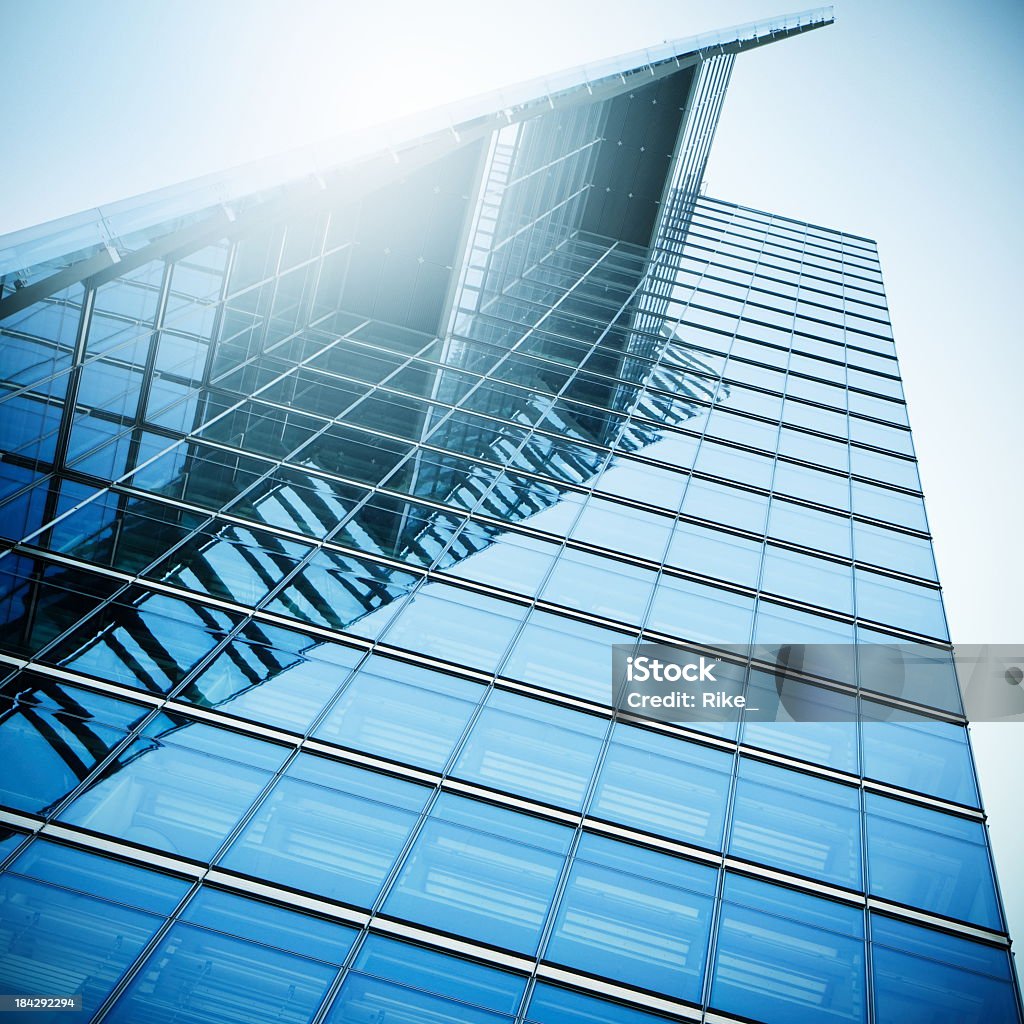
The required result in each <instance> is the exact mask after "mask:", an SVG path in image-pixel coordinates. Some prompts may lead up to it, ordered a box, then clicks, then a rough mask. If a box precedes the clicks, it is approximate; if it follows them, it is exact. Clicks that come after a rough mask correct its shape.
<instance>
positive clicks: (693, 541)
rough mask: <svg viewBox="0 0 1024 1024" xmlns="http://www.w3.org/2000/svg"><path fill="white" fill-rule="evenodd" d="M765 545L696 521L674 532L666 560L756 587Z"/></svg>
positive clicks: (742, 584) (696, 570) (683, 567)
mask: <svg viewBox="0 0 1024 1024" xmlns="http://www.w3.org/2000/svg"><path fill="white" fill-rule="evenodd" d="M762 547H763V545H762V544H760V543H759V542H757V541H753V540H749V539H748V538H746V537H737V536H734V535H733V534H730V533H724V532H723V531H721V530H713V529H710V528H708V527H706V526H698V525H697V524H695V523H686V522H680V523H678V524H676V528H675V529H674V530H673V531H672V542H671V544H670V545H669V549H668V554H667V555H666V556H665V561H666V563H667V564H669V565H673V566H676V567H677V568H679V569H688V570H689V571H690V572H695V573H699V574H700V575H702V576H714V577H716V578H718V579H720V580H726V581H727V582H729V583H738V584H740V586H744V587H756V586H757V579H758V575H759V573H760V570H761V550H762Z"/></svg>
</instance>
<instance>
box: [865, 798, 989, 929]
mask: <svg viewBox="0 0 1024 1024" xmlns="http://www.w3.org/2000/svg"><path fill="white" fill-rule="evenodd" d="M867 810H868V818H867V828H868V865H869V877H870V879H871V891H872V892H873V893H875V894H876V895H878V896H884V897H886V898H887V899H891V900H895V901H897V902H899V903H909V904H910V905H911V906H914V907H920V908H921V909H922V910H930V911H932V912H934V913H936V914H944V915H946V916H947V917H956V918H960V919H961V920H963V921H970V922H972V923H973V924H980V925H984V926H985V927H988V928H995V929H998V928H1000V927H1001V926H1002V922H1001V920H1000V915H999V907H998V901H997V899H996V894H995V887H994V883H993V881H992V868H991V866H990V864H989V858H988V851H987V849H986V845H985V829H984V826H983V825H982V824H981V822H977V821H968V820H967V819H965V818H956V817H953V816H952V815H950V814H942V813H941V812H939V811H933V810H930V809H928V808H925V807H915V806H913V805H911V804H907V803H902V802H901V801H898V800H889V799H887V798H885V797H880V796H876V795H875V794H873V793H870V794H868V795H867Z"/></svg>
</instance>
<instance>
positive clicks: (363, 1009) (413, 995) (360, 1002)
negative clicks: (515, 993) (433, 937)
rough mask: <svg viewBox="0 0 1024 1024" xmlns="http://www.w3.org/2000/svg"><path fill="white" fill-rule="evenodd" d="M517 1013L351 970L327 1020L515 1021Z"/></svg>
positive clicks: (399, 1023) (414, 1023)
mask: <svg viewBox="0 0 1024 1024" xmlns="http://www.w3.org/2000/svg"><path fill="white" fill-rule="evenodd" d="M514 1020H515V1017H514V1016H509V1015H507V1014H504V1013H495V1012H494V1011H493V1010H486V1009H482V1008H481V1007H479V1006H471V1005H469V1004H468V1003H467V1002H466V1001H465V1000H464V999H462V998H458V997H456V998H451V999H449V998H445V997H442V996H437V995H433V994H432V993H430V992H421V991H418V990H417V989H415V988H409V987H407V986H405V985H401V984H398V983H397V982H393V981H382V980H380V979H379V978H371V977H367V976H366V975H364V974H360V973H358V972H356V971H351V972H350V973H349V974H348V975H346V977H345V984H344V985H342V987H341V991H340V992H339V993H338V997H337V998H336V999H335V1000H334V1002H333V1004H332V1005H331V1009H330V1012H329V1013H328V1014H327V1017H326V1018H325V1024H350V1022H353V1021H387V1022H388V1024H440V1022H442V1021H453V1022H454V1021H458V1022H460V1024H462V1022H465V1024H511V1022H512V1021H514Z"/></svg>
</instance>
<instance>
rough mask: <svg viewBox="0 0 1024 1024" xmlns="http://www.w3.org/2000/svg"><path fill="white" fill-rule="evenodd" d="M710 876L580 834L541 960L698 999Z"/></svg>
mask: <svg viewBox="0 0 1024 1024" xmlns="http://www.w3.org/2000/svg"><path fill="white" fill-rule="evenodd" d="M715 877H716V872H715V870H714V869H713V868H709V867H705V866H704V865H699V864H693V863H688V862H686V861H681V860H676V859H674V858H672V857H667V856H664V855H662V854H658V853H654V852H652V851H649V850H643V849H640V848H639V847H630V846H626V845H624V844H622V843H616V842H613V841H612V840H609V839H603V838H600V837H597V836H592V835H584V836H583V837H582V839H581V841H580V845H579V847H578V850H577V854H576V858H575V861H574V863H573V867H572V871H571V872H570V875H569V881H568V884H567V887H566V890H565V892H564V893H563V895H562V899H561V903H560V905H559V909H558V914H557V916H556V918H555V929H554V932H553V934H552V937H551V941H550V943H549V944H548V947H547V952H546V958H547V959H549V960H555V961H557V962H559V963H563V964H566V965H568V966H571V967H576V968H579V969H580V970H583V971H591V972H593V973H596V974H601V975H604V976H605V977H609V978H615V979H616V980H620V981H624V982H627V983H629V984H632V985H637V986H639V987H641V988H648V989H652V990H654V991H656V992H664V993H666V994H667V995H671V996H674V997H676V998H679V999H689V1000H696V1001H699V999H700V991H701V984H702V982H703V979H704V962H705V957H706V955H707V940H708V930H709V928H710V923H711V907H712V898H711V894H712V893H713V891H714V885H715ZM688 887H689V888H688ZM694 890H696V891H694Z"/></svg>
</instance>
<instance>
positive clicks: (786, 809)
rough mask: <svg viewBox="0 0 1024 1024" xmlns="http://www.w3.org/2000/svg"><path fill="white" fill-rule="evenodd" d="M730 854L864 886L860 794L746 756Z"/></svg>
mask: <svg viewBox="0 0 1024 1024" xmlns="http://www.w3.org/2000/svg"><path fill="white" fill-rule="evenodd" d="M729 852H730V853H732V854H735V855H736V856H738V857H743V858H745V859H746V860H752V861H756V862H758V863H760V864H766V865H770V866H772V867H778V868H782V869H783V870H785V871H792V872H794V873H795V874H798V875H806V876H809V877H811V878H819V879H821V880H822V881H824V882H833V883H835V884H837V885H845V886H847V887H849V888H851V889H856V888H857V887H859V885H860V797H859V793H858V791H857V790H856V789H853V788H850V787H848V786H840V785H838V784H836V783H834V782H828V781H826V780H825V779H816V778H814V777H812V776H810V775H802V774H798V773H797V772H791V771H788V770H786V769H785V768H780V767H777V766H776V765H770V764H763V763H762V762H760V761H753V760H750V759H748V758H742V759H741V760H740V770H739V781H738V782H737V784H736V800H735V806H734V810H733V825H732V831H731V834H730V839H729Z"/></svg>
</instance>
